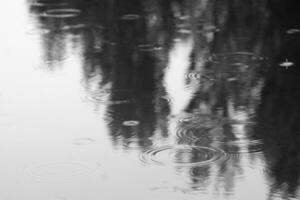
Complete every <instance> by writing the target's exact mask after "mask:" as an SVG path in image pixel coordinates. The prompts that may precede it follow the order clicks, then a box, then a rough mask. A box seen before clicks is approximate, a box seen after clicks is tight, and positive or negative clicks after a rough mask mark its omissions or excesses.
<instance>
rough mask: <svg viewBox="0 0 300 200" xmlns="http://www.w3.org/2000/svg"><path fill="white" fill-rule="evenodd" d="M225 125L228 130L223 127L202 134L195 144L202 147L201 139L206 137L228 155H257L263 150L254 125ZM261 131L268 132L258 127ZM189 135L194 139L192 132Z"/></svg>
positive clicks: (261, 141)
mask: <svg viewBox="0 0 300 200" xmlns="http://www.w3.org/2000/svg"><path fill="white" fill-rule="evenodd" d="M225 125H226V126H228V127H229V126H230V127H229V128H230V129H225V128H224V126H223V127H218V128H216V129H211V130H208V131H206V132H202V134H201V137H199V141H197V142H195V144H196V145H197V144H199V145H202V142H201V138H203V137H204V138H205V136H206V137H209V138H210V141H211V142H213V143H214V144H215V145H217V146H218V147H219V148H222V149H223V150H224V151H225V152H226V153H230V154H240V153H257V152H261V151H262V150H263V147H264V144H263V140H262V139H261V138H260V136H259V135H258V134H257V133H256V129H254V128H255V124H254V123H244V124H243V123H231V124H225ZM261 131H263V132H265V131H269V130H268V129H267V127H260V132H261ZM191 134H192V136H193V137H195V133H194V132H192V133H191ZM262 134H263V133H262ZM185 137H188V136H185ZM189 137H191V136H189Z"/></svg>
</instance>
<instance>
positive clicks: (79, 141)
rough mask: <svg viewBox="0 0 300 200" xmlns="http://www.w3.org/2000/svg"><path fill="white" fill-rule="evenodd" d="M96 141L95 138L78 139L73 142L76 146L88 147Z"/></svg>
mask: <svg viewBox="0 0 300 200" xmlns="http://www.w3.org/2000/svg"><path fill="white" fill-rule="evenodd" d="M95 141H96V140H95V139H93V138H76V139H74V140H73V142H72V143H73V144H75V145H88V144H91V143H93V142H95Z"/></svg>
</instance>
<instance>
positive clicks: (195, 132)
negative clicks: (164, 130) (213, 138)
mask: <svg viewBox="0 0 300 200" xmlns="http://www.w3.org/2000/svg"><path fill="white" fill-rule="evenodd" d="M209 130H210V129H208V128H199V129H188V128H182V127H180V128H178V129H177V130H176V136H177V139H178V141H179V143H181V144H194V143H196V142H197V144H199V143H200V142H201V143H202V144H203V145H205V146H206V145H207V144H209V141H210V138H209V137H208V136H207V134H205V132H207V131H209Z"/></svg>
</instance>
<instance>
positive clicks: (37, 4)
mask: <svg viewBox="0 0 300 200" xmlns="http://www.w3.org/2000/svg"><path fill="white" fill-rule="evenodd" d="M66 5H68V3H66V2H61V3H58V2H57V3H46V2H41V1H35V2H33V3H31V6H33V7H46V6H66Z"/></svg>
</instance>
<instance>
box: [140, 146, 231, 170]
mask: <svg viewBox="0 0 300 200" xmlns="http://www.w3.org/2000/svg"><path fill="white" fill-rule="evenodd" d="M225 157H226V153H225V152H223V151H222V150H221V149H218V148H213V147H204V146H203V147H201V146H188V145H177V146H163V147H158V148H153V149H150V150H148V151H145V152H143V153H141V155H140V159H141V161H142V162H143V163H145V164H158V165H176V166H182V167H189V166H204V165H210V164H213V163H215V162H218V161H220V160H222V159H223V158H225Z"/></svg>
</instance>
